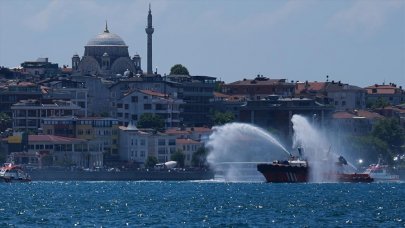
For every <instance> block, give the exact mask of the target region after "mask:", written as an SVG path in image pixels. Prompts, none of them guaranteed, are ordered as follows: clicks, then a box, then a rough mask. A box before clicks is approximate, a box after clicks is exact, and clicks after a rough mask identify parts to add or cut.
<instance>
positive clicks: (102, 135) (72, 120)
mask: <svg viewBox="0 0 405 228" xmlns="http://www.w3.org/2000/svg"><path fill="white" fill-rule="evenodd" d="M41 127H42V130H43V132H44V133H45V134H51V135H57V136H64V137H73V138H78V139H84V140H91V141H95V142H100V143H101V144H102V145H103V150H104V161H105V162H106V163H107V164H109V163H111V162H117V161H118V160H119V152H118V144H119V142H118V120H117V119H114V118H109V117H79V118H77V117H72V116H70V117H48V118H43V120H42V125H41Z"/></svg>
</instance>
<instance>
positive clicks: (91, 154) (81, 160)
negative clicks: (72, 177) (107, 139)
mask: <svg viewBox="0 0 405 228" xmlns="http://www.w3.org/2000/svg"><path fill="white" fill-rule="evenodd" d="M9 144H10V143H9ZM10 158H11V160H12V161H14V162H15V163H16V164H24V165H29V166H37V167H40V168H42V167H46V166H77V167H83V168H94V167H102V166H103V145H102V143H100V142H97V141H88V140H84V139H77V138H68V137H61V136H55V135H29V136H28V145H27V148H26V150H25V151H19V152H11V153H10Z"/></svg>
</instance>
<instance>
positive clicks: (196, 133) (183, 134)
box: [165, 127, 212, 142]
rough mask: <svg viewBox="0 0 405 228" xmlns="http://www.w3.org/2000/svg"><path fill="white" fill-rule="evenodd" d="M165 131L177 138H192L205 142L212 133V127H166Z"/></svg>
mask: <svg viewBox="0 0 405 228" xmlns="http://www.w3.org/2000/svg"><path fill="white" fill-rule="evenodd" d="M165 133H166V134H168V135H175V136H176V138H178V139H193V140H196V141H202V142H206V141H207V140H208V137H209V136H210V135H211V133H212V129H211V128H208V127H188V128H185V127H180V128H168V129H166V131H165Z"/></svg>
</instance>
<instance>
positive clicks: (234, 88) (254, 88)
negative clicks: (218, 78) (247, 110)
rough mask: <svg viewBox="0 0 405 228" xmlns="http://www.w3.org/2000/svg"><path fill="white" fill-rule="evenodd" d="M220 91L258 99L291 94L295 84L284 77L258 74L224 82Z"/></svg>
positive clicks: (293, 91)
mask: <svg viewBox="0 0 405 228" xmlns="http://www.w3.org/2000/svg"><path fill="white" fill-rule="evenodd" d="M222 92H223V93H225V94H228V95H238V96H244V97H246V98H247V99H249V100H260V99H263V98H265V97H267V96H269V95H280V96H285V97H288V96H290V97H291V96H293V95H294V93H295V85H294V84H293V83H288V82H286V79H269V78H266V77H263V76H260V75H258V76H257V77H256V78H255V79H243V80H240V81H236V82H232V83H229V84H224V85H223V86H222Z"/></svg>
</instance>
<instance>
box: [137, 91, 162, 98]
mask: <svg viewBox="0 0 405 228" xmlns="http://www.w3.org/2000/svg"><path fill="white" fill-rule="evenodd" d="M139 92H141V93H144V94H147V95H151V96H157V97H167V96H168V95H167V94H163V93H159V92H156V91H153V90H139Z"/></svg>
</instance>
